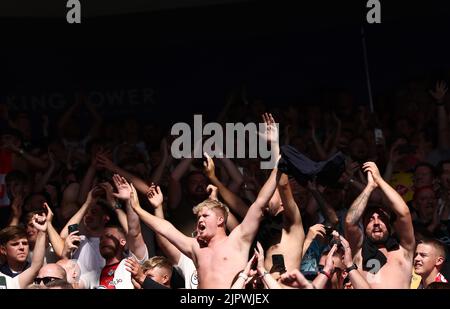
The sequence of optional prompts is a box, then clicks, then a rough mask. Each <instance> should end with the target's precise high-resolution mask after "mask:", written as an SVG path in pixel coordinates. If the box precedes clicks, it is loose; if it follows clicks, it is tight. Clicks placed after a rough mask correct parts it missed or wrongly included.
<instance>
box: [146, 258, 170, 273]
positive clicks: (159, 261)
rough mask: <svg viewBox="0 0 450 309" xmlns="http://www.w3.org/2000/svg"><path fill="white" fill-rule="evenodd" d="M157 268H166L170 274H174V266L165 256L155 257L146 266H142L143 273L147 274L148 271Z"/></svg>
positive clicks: (147, 261)
mask: <svg viewBox="0 0 450 309" xmlns="http://www.w3.org/2000/svg"><path fill="white" fill-rule="evenodd" d="M155 267H159V268H166V269H167V270H169V271H170V273H171V272H172V264H171V263H170V262H169V260H168V259H167V258H166V257H164V256H154V257H152V258H151V259H148V260H146V261H145V262H144V264H142V271H143V272H144V273H145V272H146V271H147V270H150V269H153V268H155Z"/></svg>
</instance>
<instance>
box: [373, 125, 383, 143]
mask: <svg viewBox="0 0 450 309" xmlns="http://www.w3.org/2000/svg"><path fill="white" fill-rule="evenodd" d="M374 133H375V144H376V145H381V144H383V140H384V137H383V131H382V130H381V129H374Z"/></svg>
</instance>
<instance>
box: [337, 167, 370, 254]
mask: <svg viewBox="0 0 450 309" xmlns="http://www.w3.org/2000/svg"><path fill="white" fill-rule="evenodd" d="M377 186H378V185H377V184H376V183H375V181H374V179H373V177H372V173H371V172H368V173H367V185H366V187H365V188H364V190H363V191H362V192H361V194H360V195H359V196H358V197H357V198H356V199H355V200H354V201H353V203H352V205H351V206H350V208H349V210H348V211H347V215H346V216H345V224H344V233H345V238H346V239H348V242H349V243H350V248H351V250H352V252H353V253H356V252H357V251H358V250H359V249H360V248H361V246H362V241H363V236H364V235H363V232H362V231H361V229H360V228H359V220H361V217H362V214H363V213H364V210H365V209H366V207H367V202H368V201H369V198H370V195H371V194H372V192H373V190H375V188H376V187H377Z"/></svg>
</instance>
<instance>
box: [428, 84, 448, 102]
mask: <svg viewBox="0 0 450 309" xmlns="http://www.w3.org/2000/svg"><path fill="white" fill-rule="evenodd" d="M447 90H448V87H447V83H446V82H444V81H438V82H436V86H435V88H434V90H430V94H431V96H432V97H433V98H434V99H435V100H436V102H437V103H442V102H443V101H444V97H445V94H446V93H447Z"/></svg>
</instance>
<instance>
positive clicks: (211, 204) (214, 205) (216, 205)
mask: <svg viewBox="0 0 450 309" xmlns="http://www.w3.org/2000/svg"><path fill="white" fill-rule="evenodd" d="M203 208H207V209H210V210H213V209H219V211H220V212H221V213H222V214H223V222H224V224H225V223H226V222H227V219H228V214H229V213H230V209H229V208H228V206H227V205H225V204H224V203H222V202H220V201H218V200H213V199H206V200H204V201H203V202H201V203H200V204H198V205H197V206H195V207H194V208H193V209H192V211H193V212H194V215H197V214H198V213H199V212H200V211H201V210H202V209H203Z"/></svg>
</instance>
